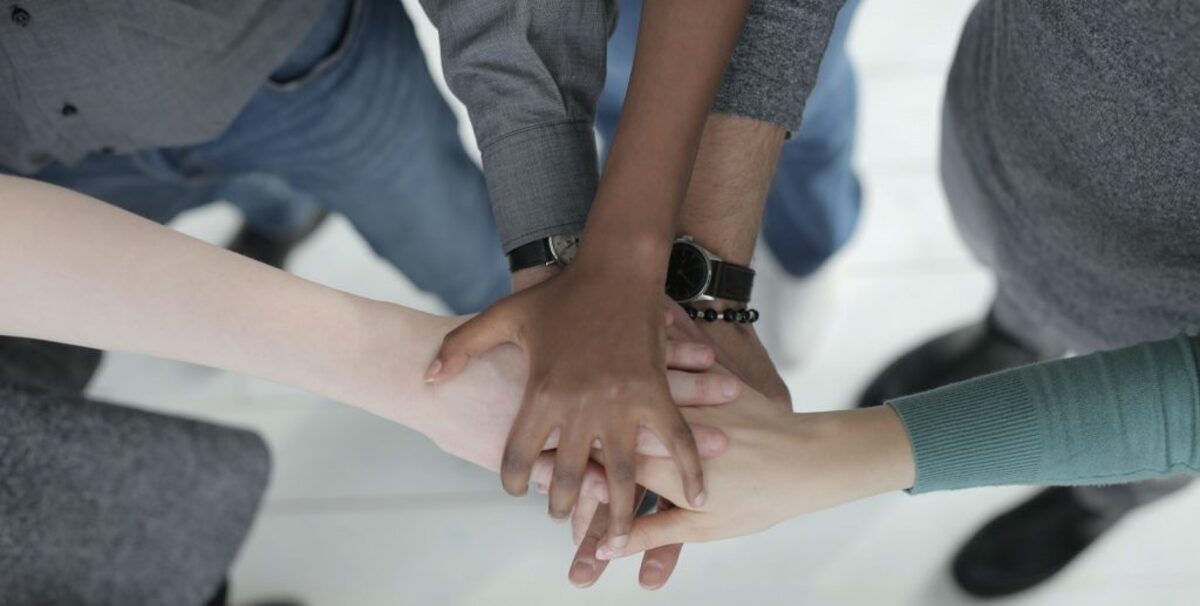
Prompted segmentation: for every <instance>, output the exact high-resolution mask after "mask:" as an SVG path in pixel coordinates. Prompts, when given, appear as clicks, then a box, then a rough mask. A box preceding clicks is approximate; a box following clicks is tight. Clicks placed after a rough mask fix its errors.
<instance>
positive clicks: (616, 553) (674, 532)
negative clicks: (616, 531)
mask: <svg viewBox="0 0 1200 606" xmlns="http://www.w3.org/2000/svg"><path fill="white" fill-rule="evenodd" d="M697 515H700V514H697V513H696V512H694V511H688V510H686V509H679V508H675V509H668V510H666V511H662V512H659V513H655V514H651V515H648V516H642V517H640V518H635V519H634V520H633V529H632V530H631V531H630V533H629V543H628V544H626V545H625V547H622V548H621V549H614V548H613V546H612V545H611V543H605V544H603V545H601V546H600V548H599V549H597V550H596V559H597V560H612V559H616V558H623V557H626V556H631V555H635V554H638V553H641V552H643V551H646V550H648V549H654V548H655V547H662V546H664V545H675V544H677V543H690V542H692V541H694V540H695V537H693V536H691V534H692V533H691V528H692V527H693V525H692V523H691V522H692V520H691V519H690V518H692V517H694V516H697Z"/></svg>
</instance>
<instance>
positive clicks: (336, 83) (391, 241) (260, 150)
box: [32, 0, 509, 313]
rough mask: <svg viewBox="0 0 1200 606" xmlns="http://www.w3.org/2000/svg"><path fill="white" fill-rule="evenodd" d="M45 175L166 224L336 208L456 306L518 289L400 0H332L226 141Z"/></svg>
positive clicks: (280, 226)
mask: <svg viewBox="0 0 1200 606" xmlns="http://www.w3.org/2000/svg"><path fill="white" fill-rule="evenodd" d="M32 176H33V177H34V178H37V179H41V180H44V181H48V182H51V183H56V184H59V185H62V186H64V187H68V188H70V189H74V190H77V191H81V192H83V193H86V194H89V195H91V196H94V197H97V198H99V199H101V200H105V201H107V202H110V203H112V204H115V205H117V206H120V207H123V208H125V209H127V210H130V211H132V212H135V213H137V214H140V215H142V216H144V217H147V218H149V219H152V220H155V221H158V222H160V223H165V222H167V221H170V220H171V219H172V218H173V217H175V216H176V215H178V214H179V213H181V212H183V211H185V210H187V209H190V208H193V207H196V206H201V205H204V204H207V203H209V202H211V201H214V200H219V199H224V200H228V201H229V202H231V203H233V204H234V205H235V206H237V207H238V208H239V209H241V210H242V212H243V213H244V214H245V215H246V220H247V222H248V223H250V224H251V225H252V226H253V227H254V228H255V229H257V230H259V231H261V232H263V233H266V234H268V235H274V234H279V235H282V234H287V233H289V232H291V231H293V230H294V229H296V227H297V226H298V225H302V224H304V223H307V222H308V221H309V220H311V219H312V217H313V216H314V215H315V213H316V212H318V210H319V208H320V207H321V206H325V207H328V208H329V209H330V210H332V211H335V212H338V213H341V214H343V215H344V216H345V217H346V218H347V219H349V221H350V222H351V223H352V224H353V225H354V227H355V228H356V229H357V230H358V231H359V233H360V234H362V236H363V237H364V238H365V239H366V241H367V242H368V243H369V244H370V245H371V247H372V249H374V251H375V252H376V253H377V254H379V255H380V256H381V257H383V258H385V259H387V260H388V261H390V262H391V263H392V264H393V265H395V266H396V267H397V268H398V269H399V270H400V271H402V272H403V273H404V274H405V275H406V276H407V277H408V278H409V279H411V280H412V282H413V283H414V284H415V285H416V286H417V287H418V288H421V289H422V290H425V291H428V292H431V293H433V294H435V295H437V296H439V297H441V299H442V300H443V301H444V302H445V303H446V305H447V306H448V307H449V308H450V309H451V310H453V311H454V312H456V313H466V312H472V311H478V310H480V309H483V308H485V307H487V306H488V305H490V304H491V303H492V302H494V301H496V300H497V299H499V298H500V297H502V296H504V295H506V294H507V293H508V291H509V276H508V268H507V265H506V263H505V260H504V255H503V252H502V251H501V249H500V243H499V239H498V237H497V235H496V228H495V224H494V222H493V219H492V213H491V208H490V205H489V202H488V195H487V189H486V187H485V185H484V181H483V175H482V174H481V173H480V172H479V170H478V168H477V167H476V166H475V164H474V163H473V162H472V161H471V159H470V158H469V157H468V156H467V154H466V152H465V150H464V149H463V147H462V144H461V141H460V140H459V138H458V124H457V120H456V118H455V116H454V114H453V113H452V112H451V110H450V108H449V106H448V105H447V104H446V102H445V100H444V99H443V98H442V96H441V94H440V93H439V92H438V90H437V88H436V87H435V85H434V83H433V80H432V79H431V78H430V75H429V73H428V71H427V69H426V66H425V57H424V55H423V53H422V52H421V48H420V46H419V45H418V44H417V39H416V36H415V33H414V31H413V26H412V23H411V21H409V18H408V15H407V14H406V13H405V12H404V8H403V7H402V6H401V3H400V2H398V1H396V0H331V2H330V3H329V6H328V7H327V8H326V10H325V14H324V15H323V16H322V18H321V19H320V20H319V21H318V22H317V25H316V26H315V27H314V29H313V31H312V32H311V33H310V34H309V35H308V37H307V38H306V39H305V41H304V42H303V43H302V44H301V45H300V47H299V48H297V49H296V50H295V51H294V52H293V53H292V56H291V57H290V58H289V59H288V60H287V61H285V63H284V64H283V65H281V66H280V67H279V69H277V70H276V72H275V74H273V75H272V77H271V79H270V80H269V81H268V82H266V83H264V84H263V86H262V88H261V89H259V91H258V92H257V94H256V95H255V96H254V97H253V98H252V99H250V101H249V103H248V104H247V105H246V106H245V107H244V108H243V110H242V112H241V114H240V115H239V116H238V117H237V119H236V120H235V121H234V122H233V124H232V125H231V126H230V127H229V128H228V129H227V130H226V132H225V133H224V134H222V135H221V136H220V137H218V138H217V139H215V140H213V141H209V142H206V143H202V144H199V145H191V146H186V147H177V148H164V149H154V150H146V151H142V152H140V153H137V154H133V155H125V156H116V155H104V154H93V155H92V156H89V157H88V158H86V159H85V160H84V161H83V162H81V163H79V164H77V165H75V166H69V167H68V166H59V165H54V166H51V167H49V168H47V169H45V170H43V171H41V172H39V173H37V174H35V175H32Z"/></svg>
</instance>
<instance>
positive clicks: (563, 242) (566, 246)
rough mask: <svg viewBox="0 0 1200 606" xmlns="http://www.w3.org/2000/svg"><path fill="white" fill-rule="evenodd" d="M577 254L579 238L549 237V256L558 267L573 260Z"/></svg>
mask: <svg viewBox="0 0 1200 606" xmlns="http://www.w3.org/2000/svg"><path fill="white" fill-rule="evenodd" d="M578 252H579V236H550V254H551V255H553V256H554V260H555V261H556V262H557V263H558V264H559V265H567V264H569V263H570V262H571V261H574V260H575V255H576V253H578Z"/></svg>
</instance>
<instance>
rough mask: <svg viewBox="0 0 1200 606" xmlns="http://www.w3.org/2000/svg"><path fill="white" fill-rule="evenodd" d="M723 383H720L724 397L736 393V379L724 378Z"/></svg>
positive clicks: (730, 396) (729, 396)
mask: <svg viewBox="0 0 1200 606" xmlns="http://www.w3.org/2000/svg"><path fill="white" fill-rule="evenodd" d="M723 383H724V384H723V385H721V395H723V396H725V397H726V398H732V397H734V396H736V395H737V390H738V386H737V381H735V380H734V379H725V381H724V382H723Z"/></svg>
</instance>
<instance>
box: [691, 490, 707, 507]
mask: <svg viewBox="0 0 1200 606" xmlns="http://www.w3.org/2000/svg"><path fill="white" fill-rule="evenodd" d="M706 500H708V495H707V494H705V492H704V491H703V490H701V491H700V492H698V493H696V496H694V497H692V505H693V506H694V507H704V501H706Z"/></svg>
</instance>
